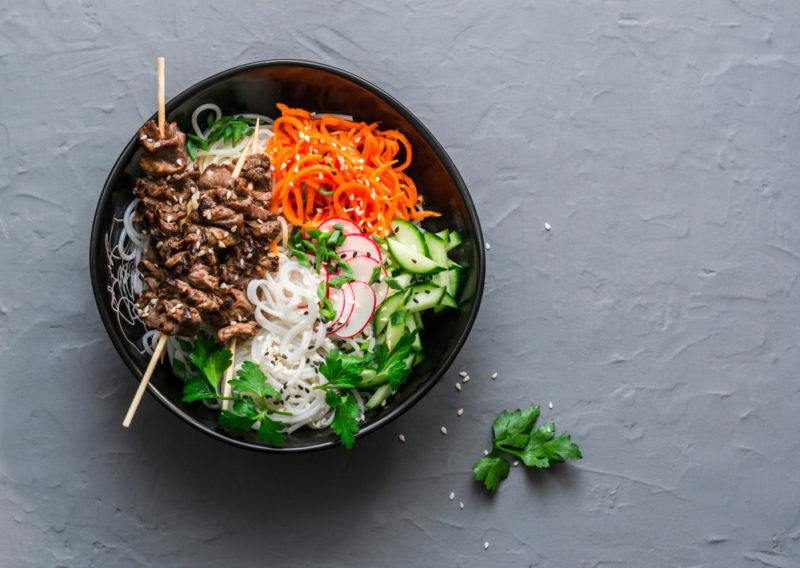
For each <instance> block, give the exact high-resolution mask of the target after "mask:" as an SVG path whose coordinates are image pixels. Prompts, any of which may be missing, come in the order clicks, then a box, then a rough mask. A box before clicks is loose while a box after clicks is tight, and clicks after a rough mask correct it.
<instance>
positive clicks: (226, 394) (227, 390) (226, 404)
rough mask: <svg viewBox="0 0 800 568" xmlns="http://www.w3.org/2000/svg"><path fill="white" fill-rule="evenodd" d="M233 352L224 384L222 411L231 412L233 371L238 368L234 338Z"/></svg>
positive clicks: (231, 347) (232, 343)
mask: <svg viewBox="0 0 800 568" xmlns="http://www.w3.org/2000/svg"><path fill="white" fill-rule="evenodd" d="M229 349H230V350H231V366H230V367H228V368H227V369H226V370H225V380H224V381H223V384H222V398H223V400H222V410H230V409H231V406H233V405H232V404H231V401H230V400H229V399H230V397H231V394H232V392H231V381H232V380H233V369H234V368H235V367H236V338H235V337H234V338H233V339H231V346H230V347H229Z"/></svg>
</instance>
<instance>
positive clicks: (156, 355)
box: [122, 333, 167, 428]
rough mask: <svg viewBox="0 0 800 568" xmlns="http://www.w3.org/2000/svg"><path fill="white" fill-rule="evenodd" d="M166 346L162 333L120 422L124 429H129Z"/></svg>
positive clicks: (165, 338)
mask: <svg viewBox="0 0 800 568" xmlns="http://www.w3.org/2000/svg"><path fill="white" fill-rule="evenodd" d="M166 344H167V336H166V335H164V334H163V333H162V334H160V335H159V336H158V344H156V348H155V350H154V351H153V356H152V357H150V363H149V364H148V365H147V370H146V371H145V372H144V376H143V377H142V380H141V382H140V383H139V388H138V389H136V394H135V395H134V396H133V400H132V401H131V405H130V406H129V407H128V413H127V414H126V415H125V420H123V421H122V425H123V426H125V428H128V427H130V425H131V422H132V421H133V415H134V414H136V409H137V408H139V403H140V402H142V396H144V391H145V389H147V385H148V384H150V377H152V376H153V371H155V370H156V365H157V364H158V360H159V359H160V358H161V352H162V351H164V346H165V345H166Z"/></svg>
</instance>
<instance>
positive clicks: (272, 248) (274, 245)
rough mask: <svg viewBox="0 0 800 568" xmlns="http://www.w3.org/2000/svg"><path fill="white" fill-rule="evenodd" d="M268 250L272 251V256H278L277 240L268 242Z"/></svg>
mask: <svg viewBox="0 0 800 568" xmlns="http://www.w3.org/2000/svg"><path fill="white" fill-rule="evenodd" d="M269 250H270V251H272V254H273V255H274V256H278V240H277V239H275V240H274V241H272V242H271V243H269Z"/></svg>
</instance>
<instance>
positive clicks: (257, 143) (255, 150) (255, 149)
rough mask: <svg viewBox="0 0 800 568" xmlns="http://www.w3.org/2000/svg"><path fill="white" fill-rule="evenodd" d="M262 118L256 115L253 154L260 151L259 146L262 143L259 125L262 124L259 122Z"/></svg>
mask: <svg viewBox="0 0 800 568" xmlns="http://www.w3.org/2000/svg"><path fill="white" fill-rule="evenodd" d="M260 120H261V119H260V118H258V117H256V127H255V129H254V132H253V151H252V152H251V153H252V154H258V152H259V149H258V147H259V146H260V145H261V141H260V140H259V139H258V127H259V124H260V122H259V121H260Z"/></svg>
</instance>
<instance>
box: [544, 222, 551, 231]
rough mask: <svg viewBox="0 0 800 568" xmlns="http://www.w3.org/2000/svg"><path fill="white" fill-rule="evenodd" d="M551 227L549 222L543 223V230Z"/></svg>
mask: <svg viewBox="0 0 800 568" xmlns="http://www.w3.org/2000/svg"><path fill="white" fill-rule="evenodd" d="M552 228H553V227H551V226H550V223H545V224H544V230H545V231H549V230H550V229H552Z"/></svg>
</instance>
